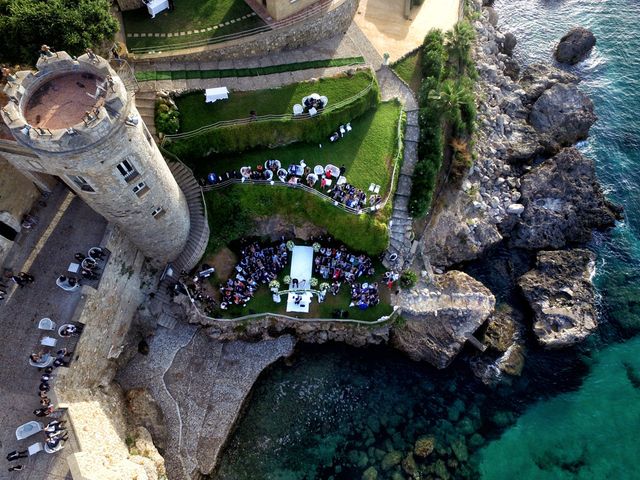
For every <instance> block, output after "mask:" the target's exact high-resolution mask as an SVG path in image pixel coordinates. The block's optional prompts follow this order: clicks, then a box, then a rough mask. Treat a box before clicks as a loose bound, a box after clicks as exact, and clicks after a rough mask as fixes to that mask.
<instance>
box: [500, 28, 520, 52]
mask: <svg viewBox="0 0 640 480" xmlns="http://www.w3.org/2000/svg"><path fill="white" fill-rule="evenodd" d="M517 44H518V39H517V38H516V36H515V35H514V34H513V33H511V32H507V33H505V34H504V40H503V41H502V44H501V45H500V51H501V52H502V53H504V54H505V55H509V56H511V55H513V50H514V49H515V48H516V45H517Z"/></svg>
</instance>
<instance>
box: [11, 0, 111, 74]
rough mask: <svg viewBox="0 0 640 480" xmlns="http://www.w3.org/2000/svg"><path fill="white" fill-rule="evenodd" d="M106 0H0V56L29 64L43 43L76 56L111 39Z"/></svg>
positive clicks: (109, 14)
mask: <svg viewBox="0 0 640 480" xmlns="http://www.w3.org/2000/svg"><path fill="white" fill-rule="evenodd" d="M110 7H111V2H110V1H109V0H47V1H42V0H0V31H1V32H2V40H3V44H2V47H1V48H0V58H1V59H2V60H5V61H10V62H16V63H27V64H33V63H34V62H35V60H37V52H38V51H39V50H40V46H41V45H42V44H43V43H47V44H49V45H50V46H51V47H53V48H55V49H57V50H66V51H67V52H68V53H69V54H70V55H80V54H82V53H84V50H85V49H86V48H91V47H94V46H98V45H100V44H102V43H104V42H105V41H107V40H110V39H112V38H113V35H114V34H115V32H116V31H117V30H118V22H117V20H116V19H115V18H114V17H113V16H112V15H111V12H110Z"/></svg>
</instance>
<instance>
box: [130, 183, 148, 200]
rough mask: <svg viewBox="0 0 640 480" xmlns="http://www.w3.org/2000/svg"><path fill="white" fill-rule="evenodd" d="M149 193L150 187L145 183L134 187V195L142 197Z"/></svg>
mask: <svg viewBox="0 0 640 480" xmlns="http://www.w3.org/2000/svg"><path fill="white" fill-rule="evenodd" d="M148 191H149V187H148V186H147V184H146V183H144V182H139V183H138V184H137V185H136V186H135V187H133V193H135V194H136V195H137V196H139V197H141V196H142V195H144V194H145V193H147V192H148Z"/></svg>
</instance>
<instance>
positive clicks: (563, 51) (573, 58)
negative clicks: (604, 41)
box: [553, 27, 596, 65]
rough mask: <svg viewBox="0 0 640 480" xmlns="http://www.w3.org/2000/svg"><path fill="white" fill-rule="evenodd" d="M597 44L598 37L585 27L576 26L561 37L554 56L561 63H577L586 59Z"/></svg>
mask: <svg viewBox="0 0 640 480" xmlns="http://www.w3.org/2000/svg"><path fill="white" fill-rule="evenodd" d="M595 44H596V37H595V35H594V34H593V33H591V31H589V30H587V29H586V28H584V27H575V28H572V29H571V30H569V32H567V34H566V35H565V36H564V37H562V38H561V39H560V42H559V43H558V45H557V46H556V50H555V52H554V54H553V55H554V57H555V58H556V60H557V61H558V62H560V63H568V64H569V65H575V64H576V63H578V62H580V61H582V60H584V59H585V58H586V57H587V56H588V55H589V53H591V49H592V48H593V47H594V46H595Z"/></svg>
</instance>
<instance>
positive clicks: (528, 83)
mask: <svg viewBox="0 0 640 480" xmlns="http://www.w3.org/2000/svg"><path fill="white" fill-rule="evenodd" d="M579 82H580V79H579V78H578V77H576V76H575V75H573V74H571V73H568V72H565V71H564V70H561V69H559V68H556V67H552V66H551V65H549V64H547V63H532V64H531V65H527V66H526V67H525V68H524V70H523V71H522V75H521V76H520V79H519V80H518V84H519V85H520V87H522V89H523V90H524V92H525V95H524V97H523V100H522V102H523V103H524V104H525V105H528V106H530V105H532V104H533V103H534V102H535V101H536V100H537V99H538V98H540V95H542V94H543V93H544V92H545V91H546V90H548V89H550V88H551V87H553V86H554V85H557V84H559V83H564V84H577V83H579Z"/></svg>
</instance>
